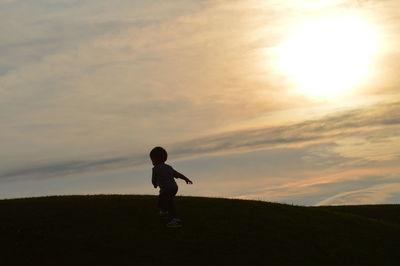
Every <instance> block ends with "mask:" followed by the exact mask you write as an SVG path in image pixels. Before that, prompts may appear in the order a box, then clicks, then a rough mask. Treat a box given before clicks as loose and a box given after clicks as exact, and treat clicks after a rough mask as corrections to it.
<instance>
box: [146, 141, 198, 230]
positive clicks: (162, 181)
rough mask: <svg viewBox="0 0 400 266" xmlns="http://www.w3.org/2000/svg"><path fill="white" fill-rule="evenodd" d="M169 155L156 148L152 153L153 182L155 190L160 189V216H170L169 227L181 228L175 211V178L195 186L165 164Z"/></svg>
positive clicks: (160, 148)
mask: <svg viewBox="0 0 400 266" xmlns="http://www.w3.org/2000/svg"><path fill="white" fill-rule="evenodd" d="M167 157H168V154H167V151H166V150H165V149H164V148H162V147H155V148H153V149H152V150H151V152H150V159H151V161H152V163H153V166H154V167H153V173H152V178H151V182H152V183H153V186H154V188H157V187H160V194H159V196H158V207H159V208H160V216H167V215H169V216H170V217H171V218H172V219H171V221H170V222H169V223H168V224H167V227H171V228H179V227H182V221H181V219H179V218H178V216H177V213H176V209H175V203H174V199H175V195H176V193H177V192H178V185H177V184H176V182H175V179H174V177H175V178H180V179H183V180H185V181H186V184H193V182H192V181H190V180H189V178H187V177H186V176H184V175H182V174H181V173H179V172H177V171H175V170H174V169H173V168H172V167H171V166H170V165H168V164H165V161H166V160H167Z"/></svg>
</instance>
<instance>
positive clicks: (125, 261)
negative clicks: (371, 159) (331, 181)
mask: <svg viewBox="0 0 400 266" xmlns="http://www.w3.org/2000/svg"><path fill="white" fill-rule="evenodd" d="M155 204H156V197H154V196H117V195H116V196H104V195H100V196H62V197H61V196H60V197H43V198H29V199H16V200H1V201H0V233H1V235H0V236H1V255H0V265H399V263H400V252H399V250H400V205H373V206H351V207H299V206H290V205H283V204H275V203H266V202H259V201H247V200H230V199H217V198H196V197H178V198H177V208H178V211H179V212H180V214H181V217H182V220H183V223H184V227H183V228H180V229H169V228H166V227H165V224H166V222H167V221H168V220H167V219H166V218H160V217H158V213H157V209H156V207H155Z"/></svg>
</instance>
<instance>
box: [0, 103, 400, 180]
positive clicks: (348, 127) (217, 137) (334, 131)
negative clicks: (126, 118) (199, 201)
mask: <svg viewBox="0 0 400 266" xmlns="http://www.w3.org/2000/svg"><path fill="white" fill-rule="evenodd" d="M399 110H400V102H390V103H382V104H379V105H376V106H373V107H366V108H362V109H355V110H349V111H346V112H342V113H338V114H334V115H328V116H325V117H322V118H320V119H316V120H309V121H304V122H300V123H294V124H290V125H282V126H274V127H261V128H252V129H245V130H237V131H231V132H226V133H220V134H214V135H209V136H205V137H199V138H195V139H191V140H187V141H184V142H176V143H169V144H168V143H167V145H166V148H167V149H168V150H169V152H170V153H171V154H173V158H174V159H188V158H193V157H201V156H205V155H211V154H228V153H235V152H244V151H253V150H257V149H277V148H290V147H305V146H308V145H311V144H316V143H327V144H330V146H329V147H332V145H333V147H334V148H333V151H334V154H332V153H331V154H329V152H328V153H327V156H325V155H321V151H320V152H318V154H317V157H318V156H322V157H323V158H322V160H325V161H326V160H329V159H330V158H334V157H335V154H337V155H340V156H345V157H346V156H350V155H351V157H359V158H362V159H363V160H364V161H365V162H367V163H368V162H370V160H374V159H378V160H379V159H381V157H382V156H383V155H384V154H385V153H384V150H380V149H376V150H374V149H371V148H362V149H361V150H359V151H357V150H352V151H351V154H350V155H349V154H347V153H344V152H343V150H346V149H347V148H348V147H345V148H343V146H340V145H342V144H341V143H340V142H339V144H336V145H335V144H334V143H335V142H338V139H344V140H346V139H348V138H350V137H351V138H354V137H355V136H358V135H359V136H364V135H371V132H372V133H374V132H375V133H376V129H377V128H379V129H385V130H386V131H385V130H384V131H383V132H380V131H378V133H379V134H387V130H388V128H389V129H391V128H393V129H394V130H392V131H390V132H391V134H393V136H392V138H389V139H388V138H387V137H385V135H384V137H383V138H379V135H377V136H375V139H379V141H380V143H379V145H374V146H373V147H375V148H378V147H381V148H383V149H386V148H387V147H388V146H391V147H392V149H391V152H390V156H392V157H390V158H389V159H395V158H398V157H399V155H400V149H399V148H398V146H396V145H395V144H394V143H392V141H393V138H395V139H397V138H398V132H399V131H398V127H399V125H400V124H397V120H396V118H395V117H390V116H392V115H394V116H396V114H397V112H399ZM386 117H387V118H386ZM158 144H159V143H155V144H154V145H158ZM338 145H339V146H338ZM352 145H358V144H357V142H355V143H354V144H352ZM364 146H365V145H362V147H364ZM351 147H352V146H351ZM385 147H386V148H385ZM147 148H148V149H150V148H151V147H147ZM365 150H368V152H367V153H366V152H365ZM335 151H336V153H335ZM330 152H332V150H331V151H330ZM322 153H323V151H322ZM343 153H344V154H343ZM314 156H315V154H314ZM327 157H328V158H327ZM310 158H312V157H308V159H307V157H306V158H305V160H310ZM384 159H385V160H386V159H388V158H386V157H385V158H384ZM312 160H315V159H312ZM147 161H148V158H147V150H146V151H144V152H143V153H137V154H131V155H129V154H128V155H124V156H121V155H119V156H116V157H108V158H106V159H98V160H96V159H92V160H87V159H83V160H68V161H64V162H56V163H51V164H45V165H43V164H41V165H36V166H33V167H25V168H18V169H15V170H10V171H6V172H3V173H2V174H0V178H3V179H4V178H15V177H24V176H25V177H27V176H29V177H49V176H63V175H68V174H72V173H73V174H76V173H84V172H88V171H100V170H105V169H117V168H121V167H132V166H140V165H142V164H145V163H147ZM355 162H356V164H359V163H360V162H359V161H357V160H356V161H355ZM336 163H337V161H336ZM348 163H349V162H348Z"/></svg>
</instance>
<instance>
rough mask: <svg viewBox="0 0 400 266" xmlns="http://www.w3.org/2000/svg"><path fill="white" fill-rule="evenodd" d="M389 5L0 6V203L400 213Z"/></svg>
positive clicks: (398, 104)
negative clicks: (194, 199)
mask: <svg viewBox="0 0 400 266" xmlns="http://www.w3.org/2000/svg"><path fill="white" fill-rule="evenodd" d="M399 10H400V1H398V0H384V1H374V0H358V1H356V0H355V1H339V0H336V1H335V0H330V1H329V0H319V1H314V0H297V1H295V0H291V1H282V0H257V1H256V0H239V1H238V0H215V1H208V0H205V1H199V0H171V1H163V0H147V1H142V0H116V1H108V0H107V1H106V0H91V1H90V0H36V1H26V0H0V19H1V23H0V33H1V34H0V127H1V128H0V129H1V130H0V143H1V149H0V198H1V199H4V198H18V197H30V196H45V195H66V194H68V195H70V194H110V193H111V194H157V193H158V192H157V190H156V189H154V188H153V187H152V185H151V182H150V179H151V168H152V165H151V162H150V160H149V157H148V153H149V151H150V150H151V149H152V148H153V147H154V146H163V147H164V148H166V149H167V150H168V152H169V160H168V163H169V164H170V165H171V166H173V167H174V168H175V169H177V170H178V171H180V172H182V173H184V174H185V175H186V176H188V177H189V178H190V179H192V180H193V182H194V184H193V185H190V186H188V185H186V184H185V183H184V182H183V181H182V180H178V185H179V189H180V191H179V192H178V194H179V195H190V196H213V197H229V198H243V199H257V200H265V201H273V202H282V203H293V204H298V205H320V204H322V205H325V204H367V203H372V204H375V203H400V88H399V84H400V50H399V47H400V13H399Z"/></svg>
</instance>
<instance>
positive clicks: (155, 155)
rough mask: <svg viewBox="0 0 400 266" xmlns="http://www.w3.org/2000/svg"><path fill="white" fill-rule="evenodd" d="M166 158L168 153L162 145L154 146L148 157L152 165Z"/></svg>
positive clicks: (163, 161) (162, 161)
mask: <svg viewBox="0 0 400 266" xmlns="http://www.w3.org/2000/svg"><path fill="white" fill-rule="evenodd" d="M167 158H168V153H167V151H166V150H165V149H164V148H163V147H155V148H153V149H152V150H151V152H150V159H151V161H152V162H153V165H157V164H160V163H165V161H166V160H167Z"/></svg>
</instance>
